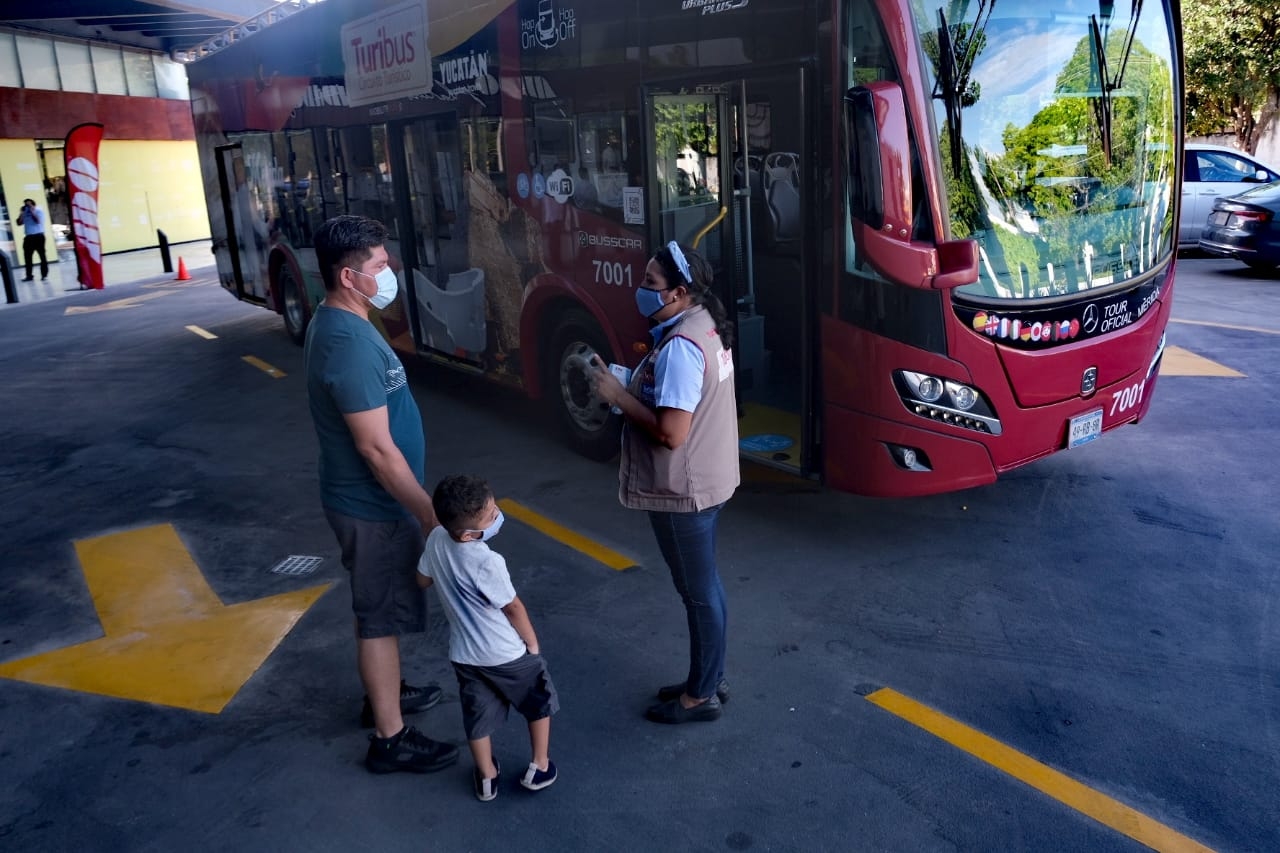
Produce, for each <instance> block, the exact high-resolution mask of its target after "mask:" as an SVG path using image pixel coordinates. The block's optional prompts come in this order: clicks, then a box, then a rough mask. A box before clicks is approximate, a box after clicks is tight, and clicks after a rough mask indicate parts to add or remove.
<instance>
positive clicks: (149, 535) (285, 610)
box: [0, 524, 331, 714]
mask: <svg viewBox="0 0 1280 853" xmlns="http://www.w3.org/2000/svg"><path fill="white" fill-rule="evenodd" d="M76 553H77V554H78V555H79V557H80V564H81V565H82V566H83V567H84V576H85V581H86V582H87V583H88V586H89V593H90V595H91V596H92V597H93V603H94V606H95V607H96V608H97V610H98V616H99V618H100V619H101V621H102V632H103V634H104V636H103V637H102V638H101V639H98V640H92V641H90V642H87V643H81V644H79V645H75V646H69V647H67V648H64V649H57V650H55V651H51V652H45V653H43V654H39V655H34V656H32V657H28V658H22V659H21V660H15V661H8V662H6V663H0V676H3V677H5V678H12V679H16V680H18V681H26V682H29V683H32V684H44V685H48V686H51V687H66V688H69V689H71V690H82V691H85V692H88V693H99V694H102V695H105V696H115V697H117V698H120V699H132V700H136V701H140V702H155V703H157V704H160V705H171V706H173V707H177V708H189V709H191V710H193V711H204V712H207V713H211V714H216V713H218V712H219V711H221V710H222V709H223V708H224V707H226V705H227V703H228V702H230V701H231V699H232V697H234V696H235V694H236V692H237V691H238V690H239V689H240V688H241V687H242V686H244V683H245V682H246V681H248V680H249V678H250V677H251V676H252V675H253V673H254V672H256V671H257V669H258V667H260V666H261V665H262V662H263V661H265V660H266V659H267V656H268V655H270V654H271V652H272V651H273V650H274V649H275V647H276V646H277V645H278V644H279V643H280V641H281V640H283V639H284V637H285V635H286V634H288V633H289V629H291V628H292V627H293V625H294V623H296V622H297V621H298V619H299V618H301V616H302V614H304V613H306V612H307V610H308V608H310V607H311V605H312V604H314V603H315V602H316V601H317V600H318V599H319V598H320V596H321V595H323V594H324V593H325V591H326V590H328V589H329V587H330V586H331V584H324V585H323V586H316V587H311V588H310V589H303V590H298V591H296V592H286V593H282V594H280V595H273V596H271V597H270V598H263V599H260V600H258V601H249V602H245V603H243V604H232V605H225V604H223V603H222V602H221V601H220V600H219V599H218V596H217V595H216V594H215V593H214V592H213V590H212V589H210V587H209V584H208V582H207V581H206V580H205V579H204V575H203V574H201V572H200V568H199V567H198V566H197V565H196V563H195V560H193V559H192V557H191V554H190V552H188V551H187V549H186V546H185V545H183V544H182V540H181V539H179V538H178V533H177V531H176V530H174V529H173V526H172V525H168V524H162V525H157V526H154V527H145V528H142V529H139V530H132V531H128V532H125V533H116V534H112V535H109V536H101V537H98V538H96V539H85V540H82V541H79V542H76Z"/></svg>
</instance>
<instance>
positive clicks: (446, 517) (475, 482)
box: [431, 474, 493, 533]
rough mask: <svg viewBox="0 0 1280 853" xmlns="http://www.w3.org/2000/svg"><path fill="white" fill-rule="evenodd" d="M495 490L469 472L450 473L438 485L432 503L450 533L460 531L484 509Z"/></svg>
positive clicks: (437, 517) (437, 516)
mask: <svg viewBox="0 0 1280 853" xmlns="http://www.w3.org/2000/svg"><path fill="white" fill-rule="evenodd" d="M491 497H493V492H492V490H490V488H489V484H488V483H486V482H485V481H484V480H481V479H480V478H479V477H472V476H471V475H469V474H450V475H449V476H448V477H445V478H444V479H443V480H441V481H440V483H439V484H438V485H437V486H436V490H435V492H434V493H432V495H431V504H432V506H433V507H434V508H435V511H436V519H437V520H438V521H439V522H440V524H441V525H442V526H443V527H444V529H445V530H448V531H449V532H450V533H460V532H461V531H462V530H464V529H466V527H465V525H466V524H467V522H469V521H471V520H472V519H474V518H475V517H476V516H477V515H479V514H480V511H481V510H482V509H484V505H485V504H486V503H487V502H488V500H489V498H491Z"/></svg>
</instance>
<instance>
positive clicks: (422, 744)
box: [364, 726, 458, 773]
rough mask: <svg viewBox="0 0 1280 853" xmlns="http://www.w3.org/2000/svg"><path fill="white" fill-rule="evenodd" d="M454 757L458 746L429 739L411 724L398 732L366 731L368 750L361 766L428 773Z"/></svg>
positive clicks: (454, 758) (381, 769)
mask: <svg viewBox="0 0 1280 853" xmlns="http://www.w3.org/2000/svg"><path fill="white" fill-rule="evenodd" d="M457 760H458V748H457V747H456V746H454V745H453V744H450V743H441V742H440V741H436V740H432V739H431V738H429V737H427V736H426V735H424V734H423V733H422V732H420V731H418V730H417V729H415V728H414V727H413V726H405V727H404V729H403V730H402V731H401V732H400V734H398V735H392V736H391V737H386V738H382V737H378V736H376V735H369V752H368V754H367V755H365V757H364V766H365V767H368V768H369V772H370V773H395V772H397V771H400V770H404V771H408V772H410V773H432V772H434V771H436V770H443V769H444V768H446V767H448V766H449V765H450V764H453V763H454V762H455V761H457Z"/></svg>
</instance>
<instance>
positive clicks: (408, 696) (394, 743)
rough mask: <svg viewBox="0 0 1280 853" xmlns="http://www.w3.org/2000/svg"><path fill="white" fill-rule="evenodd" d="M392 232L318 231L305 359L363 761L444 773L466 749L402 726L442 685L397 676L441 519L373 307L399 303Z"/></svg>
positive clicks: (415, 415) (339, 225) (340, 223)
mask: <svg viewBox="0 0 1280 853" xmlns="http://www.w3.org/2000/svg"><path fill="white" fill-rule="evenodd" d="M387 236H388V235H387V229H386V227H385V226H384V225H383V224H382V223H381V222H378V221H377V220H374V219H368V218H366V217H363V216H338V217H335V218H333V219H330V220H329V221H328V222H326V223H324V225H322V226H321V227H320V229H319V230H318V231H316V235H315V246H316V258H317V260H318V261H319V262H320V275H321V276H322V277H323V279H324V287H325V297H324V301H323V302H321V303H320V305H319V306H318V307H317V308H316V312H315V317H314V318H312V320H311V324H310V325H309V327H308V328H307V340H306V348H305V350H304V361H305V364H306V374H307V397H308V400H309V403H310V407H311V419H312V421H313V422H314V423H315V428H316V437H317V438H318V439H319V443H320V503H321V504H322V505H323V507H324V511H325V517H326V518H327V519H328V520H329V525H330V527H332V528H333V532H334V534H335V535H336V536H337V537H338V544H339V546H340V547H341V548H342V563H343V565H344V566H346V568H347V571H348V572H350V574H351V609H352V610H353V611H354V613H355V617H356V659H357V665H358V667H359V670H360V678H361V680H362V681H363V682H364V685H365V690H366V691H367V695H366V697H365V707H364V710H363V713H362V715H361V718H362V721H363V723H364V725H366V726H372V727H373V729H374V733H373V735H372V736H371V737H370V744H369V751H368V754H367V755H366V756H365V766H367V767H368V768H369V770H371V771H373V772H374V773H390V772H394V771H397V770H409V771H414V772H419V773H424V772H429V771H433V770H440V769H442V768H444V767H448V766H449V765H450V764H452V763H454V762H455V761H457V759H458V748H457V747H456V746H453V745H451V744H445V743H439V742H437V741H433V740H431V739H430V738H428V737H426V736H425V735H423V734H422V733H421V732H419V731H418V730H417V729H416V728H413V727H410V726H406V725H405V724H404V719H403V716H402V715H403V714H406V713H409V712H412V711H421V710H425V709H426V708H428V707H430V706H432V705H434V704H435V703H436V702H438V701H439V700H440V695H441V691H440V688H439V687H435V686H429V687H411V686H409V685H408V684H406V683H405V682H404V681H403V680H402V679H401V678H400V639H399V638H400V635H401V634H410V633H418V632H421V631H422V630H423V629H424V628H425V627H426V602H425V600H424V599H423V596H422V590H421V589H419V587H418V582H417V566H418V558H419V557H420V556H421V555H422V548H423V543H424V538H423V537H424V533H425V532H430V530H431V529H432V528H433V527H435V526H436V517H435V511H434V510H433V508H432V506H431V496H430V495H429V494H427V491H426V489H425V488H424V487H423V483H424V479H425V476H426V471H425V467H426V440H425V439H424V438H423V434H422V415H421V414H420V413H419V412H418V404H417V402H416V401H415V400H414V399H413V395H412V394H411V393H410V391H409V384H408V381H407V378H406V377H405V372H404V365H402V364H401V363H400V359H399V358H397V357H396V354H395V353H394V352H393V351H392V349H391V347H390V346H388V345H387V342H386V341H385V340H383V338H382V336H381V335H379V334H378V331H377V330H376V329H375V328H374V327H373V324H372V323H370V322H369V306H370V305H373V306H374V307H375V308H379V309H381V308H385V307H386V306H387V305H389V304H391V302H392V300H394V299H395V295H396V289H397V281H396V274H395V271H394V270H392V269H391V268H390V267H389V266H388V262H389V260H390V258H389V257H388V255H387V250H386V246H385V244H386V242H387Z"/></svg>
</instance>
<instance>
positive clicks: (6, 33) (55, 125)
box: [0, 28, 209, 264]
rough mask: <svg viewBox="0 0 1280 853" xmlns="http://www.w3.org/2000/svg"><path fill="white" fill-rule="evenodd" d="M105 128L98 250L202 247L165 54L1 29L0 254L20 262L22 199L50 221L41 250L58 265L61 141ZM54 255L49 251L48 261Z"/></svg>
mask: <svg viewBox="0 0 1280 853" xmlns="http://www.w3.org/2000/svg"><path fill="white" fill-rule="evenodd" d="M84 122H99V123H101V124H102V125H103V138H102V145H101V148H100V150H99V175H100V186H99V195H98V206H99V210H98V221H99V228H100V231H101V240H102V250H103V252H104V253H111V252H123V251H128V250H131V249H140V248H146V247H150V246H155V245H156V244H157V242H158V236H157V230H159V231H163V232H164V234H165V236H166V237H167V239H168V240H169V242H171V243H180V242H185V241H189V240H200V239H205V238H207V237H208V236H209V222H208V218H207V216H206V213H205V203H204V187H203V185H202V183H201V178H200V166H199V162H198V160H197V157H196V147H195V141H194V140H195V133H194V129H193V126H192V122H191V106H190V101H189V97H188V93H187V78H186V70H185V68H184V67H183V66H182V65H180V64H179V63H176V62H173V61H171V60H170V59H169V58H168V57H167V56H165V55H163V54H160V53H155V52H149V51H144V50H139V49H134V48H127V47H120V46H119V45H114V44H105V43H95V42H89V41H84V40H76V39H70V38H61V37H53V36H48V35H44V34H39V33H33V32H24V31H21V30H15V29H6V28H0V251H3V252H6V253H7V254H8V257H9V261H10V263H11V264H17V263H20V262H21V260H22V259H21V246H22V228H21V227H20V226H18V224H17V216H18V213H19V212H20V211H21V208H22V200H23V199H25V198H32V199H35V200H36V201H37V202H38V203H39V204H40V205H41V206H42V207H43V208H44V209H45V211H46V212H47V213H48V222H49V224H50V226H51V227H50V228H49V229H48V231H49V232H50V233H49V237H48V243H49V246H48V250H49V259H50V261H53V260H54V257H55V255H58V254H60V255H62V257H63V258H66V257H67V256H68V255H67V250H68V249H69V247H70V243H69V238H68V237H67V234H68V226H69V224H70V219H69V214H70V211H69V208H68V194H67V187H66V175H65V168H64V165H63V147H64V140H65V138H66V135H67V133H68V131H70V130H71V129H72V128H73V127H75V126H76V125H78V124H82V123H84ZM55 247H56V248H57V249H58V251H56V252H55Z"/></svg>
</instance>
